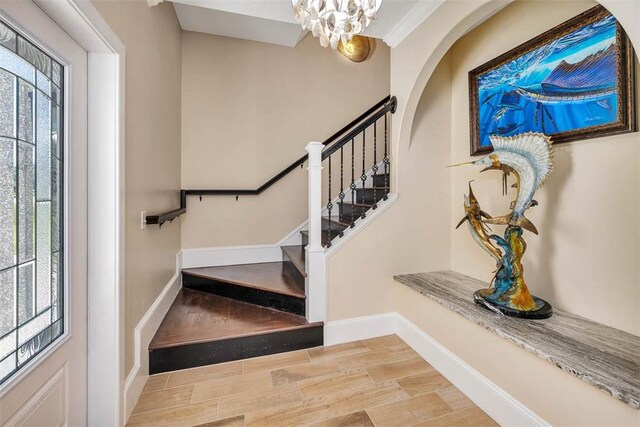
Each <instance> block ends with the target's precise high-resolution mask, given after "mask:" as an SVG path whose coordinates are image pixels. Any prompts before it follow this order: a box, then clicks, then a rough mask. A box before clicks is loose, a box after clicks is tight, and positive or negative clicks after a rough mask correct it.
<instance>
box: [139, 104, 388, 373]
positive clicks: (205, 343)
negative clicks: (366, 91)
mask: <svg viewBox="0 0 640 427" xmlns="http://www.w3.org/2000/svg"><path fill="white" fill-rule="evenodd" d="M394 111H395V98H389V97H388V98H385V100H383V101H381V102H380V103H378V104H376V106H374V107H372V109H370V110H369V111H367V112H366V113H365V114H364V115H362V116H360V117H359V118H358V119H356V120H354V121H353V122H352V123H350V124H349V125H347V127H345V128H344V129H342V130H341V131H339V132H338V133H336V134H335V135H334V136H332V137H331V138H330V139H329V140H328V141H329V142H328V143H327V141H325V143H323V145H324V150H322V148H323V147H322V146H320V145H319V143H318V146H319V148H318V150H321V151H317V152H316V153H315V154H313V153H312V151H309V153H310V154H309V158H308V160H309V168H310V177H309V179H310V194H311V193H312V190H311V180H312V179H316V184H317V187H315V188H316V189H317V188H319V187H320V183H319V180H321V179H322V178H321V177H320V175H318V173H320V168H318V170H317V172H316V175H315V177H316V178H312V173H311V169H312V166H313V165H316V166H318V165H320V164H321V163H322V161H326V163H327V170H328V187H327V189H328V192H327V193H328V195H327V196H326V197H327V199H326V205H324V207H323V208H322V209H321V212H320V211H318V213H317V214H316V213H315V212H314V213H313V214H312V213H311V210H310V219H309V223H308V228H307V229H303V230H301V231H300V236H299V238H297V239H294V240H295V241H296V243H300V244H288V245H283V246H281V247H280V250H281V253H282V261H279V262H264V263H256V264H241V265H224V266H216V267H202V268H188V269H183V270H182V288H181V289H180V291H179V293H178V295H177V297H176V299H175V300H174V302H173V304H172V305H171V307H170V309H169V311H168V312H167V314H166V316H165V318H164V320H163V321H162V323H161V325H160V327H159V328H158V330H157V332H156V334H155V336H154V337H153V339H152V341H151V343H150V344H149V373H150V374H157V373H162V372H168V371H174V370H178V369H186V368H192V367H197V366H203V365H210V364H215V363H223V362H228V361H232V360H240V359H246V358H250V357H256V356H264V355H269V354H274V353H281V352H286V351H292V350H299V349H304V348H310V347H317V346H321V345H323V326H324V324H323V322H321V321H316V322H309V321H308V320H307V317H306V315H307V314H308V313H309V312H310V311H309V308H310V307H308V304H309V298H308V295H307V294H306V293H305V289H310V286H311V285H312V283H313V282H312V280H311V279H313V277H308V274H307V270H306V268H307V266H312V265H313V266H317V265H319V263H318V262H317V260H318V258H317V257H318V256H319V254H318V249H317V248H321V249H320V251H322V253H321V254H320V256H324V251H325V250H328V249H329V248H330V247H331V246H332V244H333V243H334V242H335V241H336V240H339V239H341V238H343V237H344V236H345V233H347V232H348V231H349V230H350V229H354V228H356V227H358V225H359V223H360V221H362V220H364V219H365V218H366V217H367V214H368V212H369V211H371V210H374V209H376V208H377V207H378V204H379V203H381V202H383V201H384V200H387V198H388V195H389V191H390V178H391V177H390V173H389V165H390V164H389V157H388V147H387V113H393V112H394ZM382 118H384V155H382V154H381V155H380V157H381V159H380V160H381V161H380V162H379V159H378V151H377V150H378V145H377V141H378V138H379V134H382V132H381V131H379V130H378V129H379V128H378V126H377V125H378V121H379V120H382ZM367 129H372V130H373V133H371V131H369V139H367V135H366V132H367ZM338 137H340V138H339V139H338ZM356 138H361V145H360V146H358V145H356V142H355V141H356ZM380 139H382V136H380ZM368 145H372V148H373V151H372V153H369V154H367V153H366V150H365V148H366V147H367V146H368ZM380 151H382V147H380ZM345 153H347V156H346V157H347V162H345V161H344V157H345ZM312 155H313V156H315V157H313V158H312ZM332 159H333V160H332ZM338 159H339V160H338ZM306 160H307V157H306V156H305V157H303V158H301V159H300V161H302V163H299V162H300V161H299V162H298V163H294V164H292V165H290V166H289V167H288V168H287V169H285V171H283V172H281V173H280V174H278V175H277V176H276V177H274V178H272V179H271V180H270V181H268V182H267V183H265V184H264V185H263V186H261V187H260V188H258V189H256V190H182V191H181V194H180V209H175V210H173V211H170V212H166V213H164V214H160V215H157V216H149V217H147V223H155V224H158V225H162V223H163V222H165V221H171V220H172V219H173V218H175V217H177V216H179V215H182V214H184V213H186V197H187V196H188V195H199V196H201V197H202V196H203V195H222V194H226V195H230V194H236V195H238V194H244V195H252V194H259V193H260V192H261V191H262V190H264V188H267V187H268V186H270V185H272V184H273V183H274V182H275V181H277V180H278V179H279V178H281V177H282V176H284V174H286V173H288V172H287V171H288V170H292V168H296V167H297V166H298V165H301V164H303V163H304V162H305V161H306ZM332 161H333V165H336V164H339V166H333V170H332ZM338 161H339V163H338ZM356 164H358V166H361V169H360V170H358V172H356ZM366 164H372V165H373V166H372V167H371V168H370V169H368V170H367V169H366ZM378 171H380V173H378ZM338 177H339V178H338ZM336 189H338V190H336ZM334 193H337V195H334ZM311 197H315V196H310V201H309V203H310V206H311V203H312V202H311ZM317 197H318V198H319V197H320V192H317ZM319 200H320V199H317V200H316V202H318V201H319ZM318 206H320V205H318ZM312 215H313V216H314V218H315V219H313V218H312ZM315 215H320V216H315ZM315 221H318V222H315ZM314 224H315V225H314ZM318 224H319V225H318ZM312 225H313V227H315V228H312ZM318 229H320V232H319V234H318ZM309 230H316V231H313V233H316V234H315V235H314V236H319V237H312V233H311V232H310V231H309ZM313 238H317V239H319V241H318V240H314V242H317V243H315V244H314V245H315V246H314V245H309V244H310V240H312V239H313ZM308 245H309V248H311V247H314V248H316V249H315V250H314V251H313V252H311V251H309V254H310V256H312V257H316V258H314V260H315V261H314V260H307V259H306V254H307V250H306V249H305V248H307V246H308ZM322 248H324V249H322ZM320 264H322V263H320ZM314 268H317V267H314ZM312 271H314V270H312ZM316 309H317V307H316ZM316 311H317V310H316ZM317 318H318V317H317V316H316V319H317ZM322 318H324V317H322Z"/></svg>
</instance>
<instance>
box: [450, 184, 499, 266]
mask: <svg viewBox="0 0 640 427" xmlns="http://www.w3.org/2000/svg"><path fill="white" fill-rule="evenodd" d="M471 182H473V181H469V195H468V196H465V197H464V211H465V213H466V215H465V216H464V218H462V219H461V220H460V222H459V223H458V225H457V226H456V229H458V228H460V226H461V225H462V224H464V223H465V221H467V222H468V224H469V231H470V232H471V237H473V240H475V242H476V243H477V244H478V245H479V246H480V247H481V248H482V249H484V250H485V251H486V252H487V253H488V254H489V255H491V256H492V257H494V258H495V259H496V262H497V263H498V265H500V263H501V262H502V252H501V251H500V249H498V248H496V247H495V246H494V245H493V244H492V243H491V241H490V240H489V234H488V233H487V232H488V231H490V230H488V229H487V226H486V225H485V224H484V223H483V222H482V218H485V219H491V215H489V214H488V213H486V212H485V211H483V210H482V209H481V208H480V203H478V199H476V196H475V195H474V194H473V189H472V188H471Z"/></svg>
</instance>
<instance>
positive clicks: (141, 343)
mask: <svg viewBox="0 0 640 427" xmlns="http://www.w3.org/2000/svg"><path fill="white" fill-rule="evenodd" d="M181 260H182V256H181V254H178V255H177V256H176V272H175V274H174V275H173V277H171V279H169V282H167V284H166V286H165V287H164V289H163V290H162V292H161V293H160V295H158V298H156V300H155V301H154V302H153V304H152V305H151V307H149V310H147V312H146V313H145V315H144V316H143V317H142V319H141V320H140V322H138V324H137V325H136V328H135V330H134V332H133V333H134V338H133V339H134V364H133V368H132V369H131V371H130V372H129V374H128V375H127V378H126V380H125V382H124V418H125V419H124V424H126V423H127V421H128V420H129V417H130V416H131V412H133V408H135V406H136V403H137V402H138V398H139V397H140V394H141V393H142V389H143V388H144V385H145V384H146V382H147V378H149V351H148V348H149V343H151V340H152V339H153V336H154V335H155V333H156V331H157V330H158V327H159V326H160V323H162V319H164V316H165V315H166V314H167V311H169V308H170V307H171V304H172V303H173V300H175V298H176V295H178V292H179V291H180V286H181V284H182V281H181V280H180V267H181Z"/></svg>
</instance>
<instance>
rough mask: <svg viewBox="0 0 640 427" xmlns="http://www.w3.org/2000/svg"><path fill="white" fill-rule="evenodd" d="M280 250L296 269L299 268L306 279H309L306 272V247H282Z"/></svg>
mask: <svg viewBox="0 0 640 427" xmlns="http://www.w3.org/2000/svg"><path fill="white" fill-rule="evenodd" d="M280 249H282V251H283V252H284V253H285V254H286V255H287V256H288V257H289V260H291V263H292V264H293V265H294V267H295V268H297V269H298V271H299V272H300V273H301V274H302V275H303V276H304V277H307V272H306V271H305V260H304V257H305V254H304V246H302V245H295V246H281V247H280Z"/></svg>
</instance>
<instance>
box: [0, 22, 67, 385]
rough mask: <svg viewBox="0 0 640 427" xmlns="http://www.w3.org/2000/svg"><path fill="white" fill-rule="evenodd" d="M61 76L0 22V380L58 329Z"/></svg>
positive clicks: (48, 59)
mask: <svg viewBox="0 0 640 427" xmlns="http://www.w3.org/2000/svg"><path fill="white" fill-rule="evenodd" d="M63 76H64V73H63V67H62V65H60V64H59V63H58V62H57V61H55V60H54V59H53V58H51V57H50V56H49V55H47V54H46V53H45V52H43V51H42V50H41V49H39V48H38V47H37V46H36V45H34V44H33V43H31V42H30V41H28V40H27V39H25V38H24V37H22V36H21V35H20V34H19V33H18V32H17V31H15V30H13V29H12V28H10V27H9V25H7V24H5V23H3V22H2V21H0V383H2V382H4V381H6V380H7V379H8V378H9V377H11V376H12V375H13V374H14V373H15V372H17V371H18V370H19V369H20V368H21V367H23V366H24V365H25V364H26V363H27V362H29V361H30V360H31V359H33V358H34V357H35V356H36V355H37V354H39V353H40V352H42V351H43V350H44V349H45V348H46V347H47V346H48V345H49V344H51V343H52V342H53V341H54V340H55V339H56V338H58V337H60V336H61V335H62V332H63V330H64V325H63V319H64V316H63V291H64V289H63V280H62V265H63V263H62V261H63V259H62V255H63V252H62V250H63V247H62V242H63V239H62V234H61V232H62V227H61V225H62V214H63V212H62V200H63V199H62V171H63V168H62V159H63V155H62V123H63V121H62V115H63V106H62V100H63V96H62V94H63V92H62V91H63V80H64V79H63Z"/></svg>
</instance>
